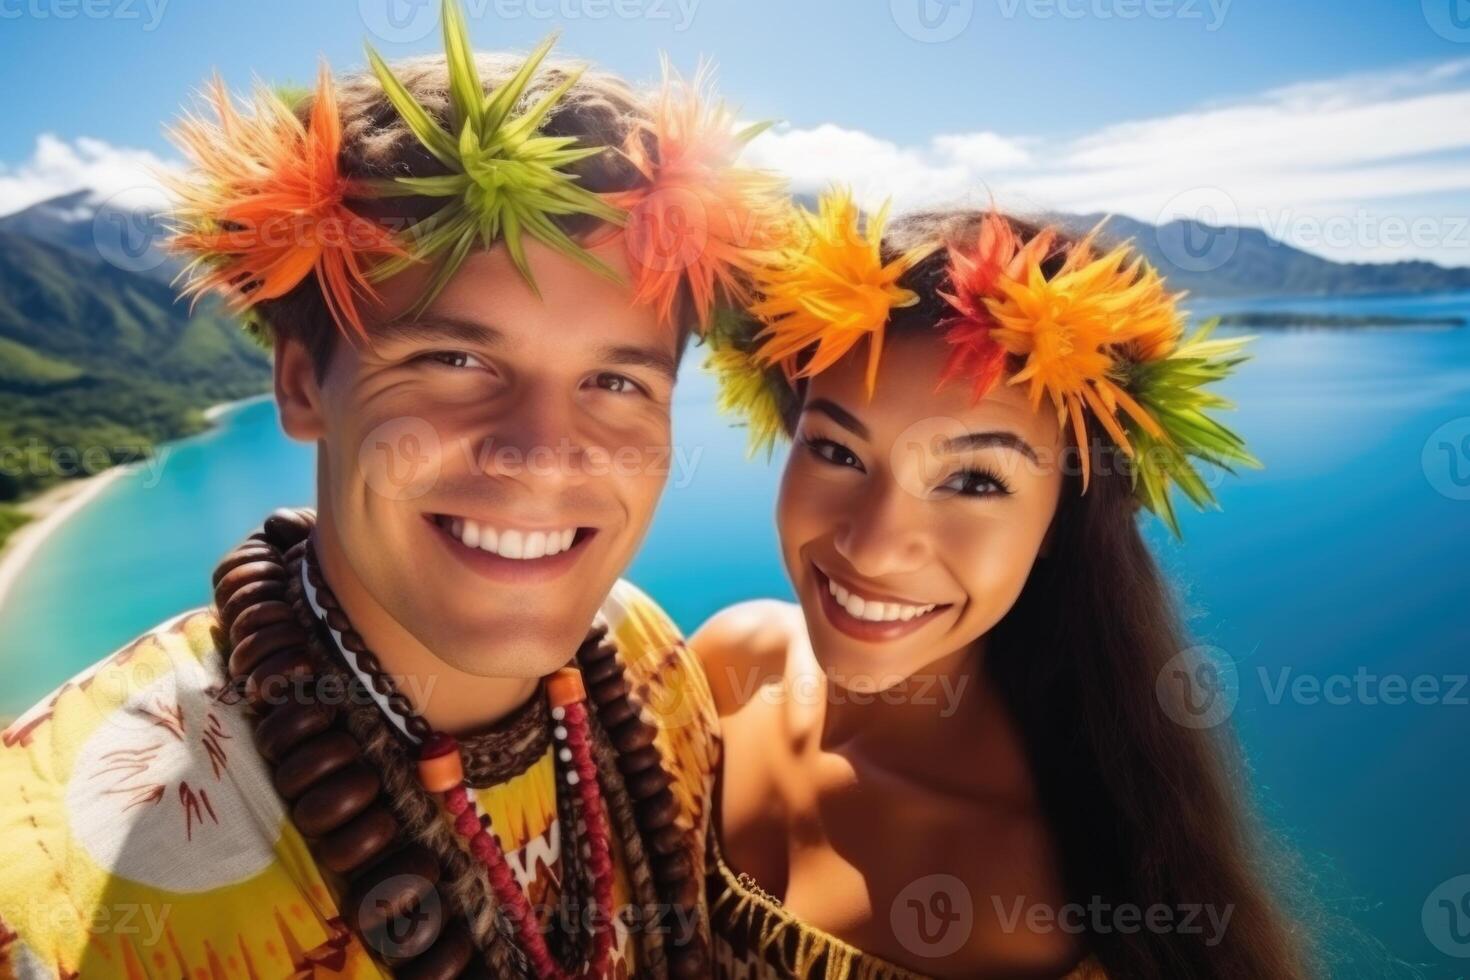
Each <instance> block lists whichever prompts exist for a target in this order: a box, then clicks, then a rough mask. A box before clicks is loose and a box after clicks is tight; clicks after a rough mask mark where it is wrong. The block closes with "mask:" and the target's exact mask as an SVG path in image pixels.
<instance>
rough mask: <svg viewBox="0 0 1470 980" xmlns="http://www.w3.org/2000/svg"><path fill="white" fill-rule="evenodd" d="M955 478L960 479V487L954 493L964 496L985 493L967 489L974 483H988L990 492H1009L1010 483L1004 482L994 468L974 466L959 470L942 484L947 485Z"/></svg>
mask: <svg viewBox="0 0 1470 980" xmlns="http://www.w3.org/2000/svg"><path fill="white" fill-rule="evenodd" d="M957 478H958V479H960V480H961V481H962V483H961V484H960V487H959V488H957V489H956V490H955V493H957V494H962V495H964V496H970V497H980V496H985V494H983V493H976V492H975V491H974V490H971V489H968V488H970V487H973V486H975V485H976V484H979V485H982V486H984V485H989V486H991V487H993V488H994V489H993V490H991V491H990V492H992V493H998V494H1003V495H1006V496H1009V495H1010V493H1011V487H1010V484H1008V483H1006V481H1005V478H1004V477H1003V476H1001V475H1000V474H999V473H997V472H995V471H994V470H990V469H986V468H985V467H983V466H981V467H975V468H973V469H968V470H960V471H959V472H958V473H955V474H954V475H953V476H951V477H950V478H949V479H948V480H946V481H945V483H944V486H949V485H950V484H952V483H953V482H954V481H955V480H956V479H957Z"/></svg>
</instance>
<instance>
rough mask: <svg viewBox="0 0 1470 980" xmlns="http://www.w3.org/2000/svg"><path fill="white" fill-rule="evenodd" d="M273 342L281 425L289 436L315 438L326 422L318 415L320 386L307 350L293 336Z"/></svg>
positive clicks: (300, 438)
mask: <svg viewBox="0 0 1470 980" xmlns="http://www.w3.org/2000/svg"><path fill="white" fill-rule="evenodd" d="M273 346H274V352H275V356H274V362H275V380H276V405H277V407H279V408H280V410H281V428H283V429H285V430H286V435H288V436H290V437H291V438H292V439H296V440H299V441H301V442H316V441H317V440H318V439H320V438H321V437H322V435H323V433H324V432H325V431H326V425H325V423H324V422H323V419H322V389H321V385H320V384H319V383H318V381H317V378H316V365H315V364H314V363H313V362H312V359H311V353H310V352H309V351H307V349H306V345H305V344H302V343H301V342H300V341H296V340H289V339H280V338H278V339H277V340H276V342H275V344H274V345H273Z"/></svg>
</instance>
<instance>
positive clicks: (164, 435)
mask: <svg viewBox="0 0 1470 980" xmlns="http://www.w3.org/2000/svg"><path fill="white" fill-rule="evenodd" d="M269 381H270V362H269V359H268V357H267V355H266V353H265V352H264V351H263V350H262V349H261V348H260V346H259V345H258V344H256V343H255V342H253V341H252V340H251V339H250V338H249V337H248V336H247V335H246V334H245V333H244V332H243V331H241V330H240V328H239V325H238V321H237V320H236V318H234V317H233V316H230V315H229V314H227V313H225V312H224V311H223V310H222V309H221V308H220V307H219V306H218V305H217V304H214V303H208V302H201V303H200V304H199V306H198V308H197V309H196V310H195V312H194V314H193V315H192V316H191V315H190V313H189V310H188V307H187V304H184V303H180V302H176V301H175V294H174V290H173V289H172V288H171V287H170V286H169V285H167V284H166V283H163V282H158V281H156V280H153V279H150V278H147V277H145V276H141V275H138V274H135V273H132V272H127V271H124V270H122V269H118V268H116V267H114V266H111V265H108V264H107V263H105V262H103V261H101V260H100V259H97V258H95V257H92V256H89V255H87V254H85V253H81V252H76V251H72V250H69V249H65V248H60V247H57V246H53V245H48V244H46V243H43V242H39V241H36V240H34V239H30V238H26V237H23V236H20V235H16V234H12V233H6V232H3V231H0V503H4V502H7V501H15V500H19V499H21V498H24V497H27V496H30V495H31V494H34V493H36V492H37V491H39V490H42V489H45V488H46V487H47V486H50V485H52V484H54V483H57V482H59V481H61V480H65V479H69V478H72V477H78V476H89V475H91V474H92V473H95V472H97V471H99V470H101V469H105V468H107V467H108V466H111V465H115V464H117V463H123V462H129V461H132V460H137V459H142V458H146V457H147V456H148V455H150V454H151V453H152V452H153V449H154V447H155V446H156V445H157V444H159V443H161V442H165V441H167V440H170V439H177V438H180V437H181V436H186V435H189V434H191V433H194V432H198V431H200V430H201V429H203V428H205V427H206V423H205V421H204V418H203V415H202V409H204V408H205V407H207V406H209V405H212V404H214V403H216V402H222V401H229V400H232V399H236V398H243V397H246V396H248V395H253V394H257V393H259V392H262V391H264V390H266V388H267V387H268V385H269ZM4 528H5V523H4V522H3V521H0V529H4ZM10 529H13V525H11V528H10Z"/></svg>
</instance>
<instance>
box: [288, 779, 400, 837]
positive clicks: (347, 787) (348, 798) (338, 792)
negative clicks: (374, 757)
mask: <svg viewBox="0 0 1470 980" xmlns="http://www.w3.org/2000/svg"><path fill="white" fill-rule="evenodd" d="M380 788H381V784H380V783H379V781H378V776H377V773H375V772H373V771H372V770H371V769H369V768H367V767H366V766H364V765H363V764H361V763H353V764H352V765H349V766H346V767H344V768H342V769H339V770H338V771H337V772H334V773H332V774H331V775H330V776H328V777H327V778H326V779H323V780H322V781H321V782H319V783H317V784H316V785H315V786H313V787H311V789H309V790H307V791H306V792H305V793H303V794H301V798H300V799H298V800H297V801H296V803H295V805H294V806H292V807H291V819H292V820H294V821H295V822H296V829H297V830H299V831H301V832H302V833H303V834H305V835H306V836H307V837H320V836H322V835H323V834H325V833H326V832H327V831H329V830H336V829H337V828H338V827H340V826H342V825H343V824H344V823H346V822H347V821H349V820H351V819H352V818H353V817H355V816H357V815H358V814H359V813H361V812H362V811H364V810H366V809H367V808H368V804H370V803H372V802H373V800H374V799H376V798H377V795H378V790H379V789H380Z"/></svg>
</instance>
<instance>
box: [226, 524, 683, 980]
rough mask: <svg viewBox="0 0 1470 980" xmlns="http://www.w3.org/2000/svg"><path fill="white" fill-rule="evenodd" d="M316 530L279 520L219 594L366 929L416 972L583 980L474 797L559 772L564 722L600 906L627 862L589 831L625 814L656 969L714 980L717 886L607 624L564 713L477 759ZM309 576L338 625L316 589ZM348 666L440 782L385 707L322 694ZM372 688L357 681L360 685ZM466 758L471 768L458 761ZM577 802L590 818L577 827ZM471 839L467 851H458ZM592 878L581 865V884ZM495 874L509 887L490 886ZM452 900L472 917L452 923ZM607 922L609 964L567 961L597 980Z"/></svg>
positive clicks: (572, 836) (565, 699)
mask: <svg viewBox="0 0 1470 980" xmlns="http://www.w3.org/2000/svg"><path fill="white" fill-rule="evenodd" d="M314 523H315V514H314V513H313V512H312V511H309V510H279V511H276V512H275V513H273V514H272V515H271V516H270V517H269V518H268V519H267V520H266V522H265V524H264V526H263V527H262V528H261V529H260V530H258V531H256V532H255V533H253V534H252V535H250V536H249V537H248V538H247V539H246V540H245V541H244V542H242V543H241V544H240V545H239V546H238V547H237V548H236V549H235V550H234V551H232V552H231V553H230V554H228V555H226V556H225V558H224V559H223V560H222V561H221V562H220V564H219V566H218V567H217V568H216V570H215V574H214V585H215V596H214V597H215V604H216V607H217V609H218V618H219V627H220V630H221V634H222V637H221V647H222V648H228V649H229V651H230V652H229V657H228V669H229V674H230V677H231V679H232V682H233V683H234V684H235V685H237V686H238V687H240V688H242V689H243V692H244V695H245V697H246V699H247V701H248V702H249V705H250V707H251V710H252V712H253V714H254V715H255V716H256V723H255V729H254V731H255V741H256V746H257V748H258V749H259V751H260V753H261V755H262V756H263V757H264V758H265V759H266V761H267V763H268V764H270V765H271V766H272V767H273V777H274V783H275V787H276V789H277V791H278V792H279V793H280V794H281V796H282V798H283V799H284V800H285V801H286V802H287V803H288V805H289V810H290V816H291V819H292V822H293V823H294V824H295V826H296V828H297V829H298V830H299V831H300V832H301V833H302V835H303V836H304V837H305V838H306V839H307V841H308V843H309V845H310V847H311V850H312V852H313V854H314V856H315V857H316V859H317V861H318V863H319V864H320V865H321V866H322V867H324V868H326V869H327V870H328V871H330V872H332V873H334V874H337V875H340V876H342V878H343V879H344V881H345V884H346V890H345V897H346V899H347V900H346V901H344V902H342V903H340V904H341V907H342V909H343V915H344V918H345V920H346V921H347V924H348V926H349V928H352V929H353V930H354V931H355V932H356V933H357V934H358V936H359V937H360V938H361V939H362V941H363V943H364V945H365V946H366V947H367V948H369V949H371V950H373V951H374V952H375V953H377V954H378V955H379V956H380V957H381V958H382V959H383V960H384V962H385V963H386V964H387V965H388V966H389V967H391V968H392V969H393V971H394V974H395V975H396V976H400V977H413V978H439V977H444V978H449V977H458V976H481V975H486V974H485V971H486V970H487V969H488V970H493V971H494V973H493V975H496V976H506V975H510V974H512V973H515V974H520V975H537V974H541V975H550V976H563V975H566V968H565V967H563V966H562V965H561V964H560V963H557V962H556V961H555V960H554V959H548V958H547V948H545V947H544V946H543V947H542V948H539V949H538V948H537V946H536V944H537V941H538V939H539V934H538V935H537V936H534V937H533V936H530V934H529V933H528V931H527V930H528V929H530V928H531V927H532V923H530V922H529V921H527V920H526V919H525V915H526V910H525V908H524V907H522V906H524V903H525V898H524V895H522V894H520V892H519V886H518V885H516V884H515V883H514V881H513V880H510V879H509V876H508V872H507V871H506V870H505V869H504V868H503V861H504V858H503V855H500V854H499V852H498V846H496V849H495V851H494V853H493V854H492V853H491V850H490V849H491V846H492V845H493V844H494V839H493V837H491V836H490V835H489V833H488V832H487V827H486V824H485V821H484V819H483V818H481V816H480V815H479V814H478V813H476V811H475V809H474V808H473V806H472V802H473V797H472V795H470V794H468V793H466V792H465V788H464V783H465V782H466V781H467V780H466V777H468V781H469V782H470V784H471V785H472V786H473V785H474V784H475V783H477V782H480V781H482V780H484V779H490V780H491V781H492V782H493V781H494V780H493V777H494V774H495V773H497V772H505V771H506V770H507V767H511V768H513V767H515V766H517V765H520V766H521V767H522V768H524V764H528V763H526V762H525V760H526V759H527V758H529V759H530V760H531V761H534V760H535V759H536V758H539V757H540V755H541V753H542V752H544V750H545V746H546V744H548V743H547V741H546V734H545V733H546V731H547V728H548V727H550V728H552V729H553V731H554V733H555V735H556V737H557V740H558V742H560V743H562V744H561V745H560V747H559V749H558V758H560V759H561V760H562V761H563V762H567V763H570V765H569V767H568V768H567V769H566V772H565V773H564V775H565V779H564V780H558V784H557V793H558V811H559V813H561V814H563V815H564V817H563V819H562V820H561V826H562V827H563V833H564V839H565V841H566V842H567V846H565V847H563V855H564V857H565V858H566V859H567V862H568V868H569V869H570V868H571V866H573V865H578V866H579V867H578V870H580V871H581V872H582V876H583V877H585V878H587V879H588V889H587V890H588V892H589V894H592V895H594V896H598V895H600V896H601V899H602V903H603V905H604V907H607V908H609V909H610V882H611V874H612V869H611V866H610V863H609V862H608V857H607V853H608V852H607V850H606V848H605V846H604V847H601V848H599V847H598V846H597V845H596V841H595V839H590V838H589V829H591V830H592V831H593V834H592V836H593V838H595V837H596V833H595V828H596V827H597V826H598V824H599V821H601V820H602V819H603V806H604V804H605V806H606V819H607V825H608V826H610V832H611V833H613V834H616V835H617V836H618V838H619V841H620V843H621V844H622V848H623V854H624V857H625V859H626V862H627V864H628V865H629V878H630V882H631V884H632V887H633V892H634V902H635V905H634V906H633V907H632V908H631V909H630V910H629V911H632V912H634V913H635V914H636V916H641V919H640V920H639V925H640V926H641V927H642V928H641V930H640V940H641V947H640V948H641V953H640V963H641V966H640V973H641V974H644V975H648V976H663V975H667V976H671V977H675V978H685V977H698V976H703V975H706V973H707V966H706V963H707V950H706V948H705V945H704V940H703V937H702V936H701V935H700V933H699V930H698V929H697V928H694V927H693V923H694V921H695V920H694V917H693V912H694V909H695V907H696V905H697V901H698V889H699V884H698V882H697V881H695V880H694V873H693V871H694V869H693V865H692V862H691V859H690V855H689V852H688V849H687V845H686V841H685V835H684V834H683V833H682V832H681V831H680V830H679V828H678V827H677V826H676V824H675V822H674V818H675V815H676V813H677V804H676V803H675V800H674V797H673V793H672V791H671V789H670V786H671V782H672V780H671V779H670V777H669V776H668V773H667V772H666V771H665V770H664V768H663V764H662V760H661V758H660V756H659V752H658V749H657V747H656V746H655V744H654V736H655V729H654V727H653V726H652V725H650V724H649V723H648V722H646V721H644V720H643V718H642V712H641V705H640V704H639V703H638V701H637V700H636V698H635V696H634V695H633V693H632V691H631V688H630V686H629V684H628V681H627V679H626V678H625V677H624V674H623V666H622V664H621V662H620V660H619V658H618V655H617V648H616V647H615V646H614V645H613V644H612V643H611V642H609V641H608V640H607V637H606V630H605V628H602V627H598V628H595V629H593V631H592V632H591V633H589V635H588V636H587V638H586V640H584V641H583V643H582V645H581V646H580V647H579V648H578V650H577V653H576V656H575V658H574V660H575V663H576V665H577V667H578V668H580V677H575V678H574V677H573V675H575V674H576V673H577V671H571V673H570V674H561V675H560V676H556V675H554V679H553V680H552V681H550V682H548V683H547V684H545V685H544V687H545V689H546V691H547V694H548V698H549V700H550V701H551V702H552V705H551V706H548V698H543V697H533V698H532V699H531V702H532V703H533V705H534V706H528V707H527V708H523V709H521V710H520V711H518V712H516V713H515V714H514V715H513V717H512V718H511V719H508V721H507V724H505V725H503V726H497V729H496V736H497V737H495V738H493V739H490V740H489V741H485V740H482V741H481V742H480V743H479V745H478V746H476V747H475V748H472V749H471V750H470V751H468V752H465V751H462V749H461V747H458V746H455V745H453V743H452V742H450V743H446V742H445V741H444V738H443V737H441V736H437V735H436V733H434V732H433V731H432V729H431V727H430V726H429V725H428V723H427V722H426V721H425V719H423V718H422V716H420V715H418V714H417V713H416V712H415V711H414V710H413V707H412V705H411V704H410V703H409V702H408V700H407V698H405V697H404V696H403V695H402V693H401V692H399V691H398V690H397V689H396V687H395V686H394V685H393V684H392V681H391V679H390V678H389V677H388V676H387V675H386V674H385V673H384V672H383V671H382V669H381V667H380V666H379V664H378V662H377V659H376V657H374V656H373V654H372V652H371V651H370V650H368V648H367V646H366V644H365V643H364V642H363V640H362V637H361V636H360V635H358V634H357V633H356V631H355V630H353V629H352V626H351V623H350V621H349V620H348V619H347V617H346V614H345V612H344V611H343V610H342V608H341V606H340V604H339V603H338V602H337V600H336V598H335V596H334V595H333V594H332V592H331V590H330V589H329V588H328V587H327V586H326V583H325V581H324V580H323V579H322V578H321V576H320V572H319V571H318V570H317V569H316V568H315V566H314V564H313V563H312V562H310V561H309V560H308V552H309V550H310V542H309V538H310V534H311V531H312V528H313V526H314ZM303 564H304V566H305V570H306V573H307V575H308V577H309V580H310V582H311V585H312V587H313V589H314V592H315V595H314V598H315V602H316V604H317V605H318V606H320V608H321V609H322V610H323V611H324V612H325V613H326V622H325V623H324V622H323V620H322V619H321V618H319V617H318V615H317V613H316V611H315V610H314V609H313V608H312V604H311V603H309V602H308V601H307V598H306V596H305V595H304V593H303V584H302V581H303V580H302V575H301V572H302V569H303ZM333 634H335V638H334V635H333ZM225 638H227V639H228V642H227V643H226V642H224V640H225ZM339 645H340V649H339ZM344 654H347V655H350V656H351V657H352V658H353V660H355V661H356V666H357V668H358V669H359V670H360V671H361V674H362V675H365V678H366V680H367V682H368V683H369V684H370V685H371V687H372V688H373V690H374V691H376V693H377V694H378V695H380V696H381V697H382V698H383V699H385V700H386V702H387V704H388V705H389V707H390V708H391V710H392V711H393V712H394V713H395V714H396V715H398V716H399V720H400V721H401V722H402V724H403V726H404V727H405V728H406V730H407V731H408V732H409V733H411V734H413V733H416V734H417V736H418V738H419V741H420V742H421V743H422V751H421V758H422V759H423V760H424V761H423V762H422V763H421V766H425V767H427V769H424V770H423V772H424V773H428V775H421V776H420V777H418V778H416V777H415V774H414V766H413V763H412V762H411V761H410V757H409V750H408V749H407V748H406V746H405V743H406V741H407V740H406V739H404V738H402V736H401V734H400V733H399V732H398V731H397V730H395V729H394V728H392V727H391V726H390V725H388V724H387V723H386V719H385V717H384V713H383V711H382V710H381V709H380V708H379V706H378V704H377V703H369V704H367V705H363V704H360V703H359V704H357V705H354V704H352V703H351V700H350V699H348V700H346V701H344V700H343V699H342V698H340V697H338V698H327V697H324V696H323V694H322V691H321V690H320V689H319V688H320V683H319V682H321V681H323V680H328V679H335V680H336V681H338V682H341V681H343V680H344V674H343V670H342V667H343V664H344V662H345V659H344ZM360 682H361V678H359V677H358V676H356V675H352V676H350V677H346V678H345V683H346V684H347V685H348V686H351V685H352V684H354V683H360ZM582 685H585V705H584V702H583V700H582V699H581V695H582V690H583V688H582ZM553 691H555V693H554V694H553ZM584 708H585V709H590V710H584ZM550 722H556V724H554V725H552V724H550ZM564 732H565V733H566V734H563V733H564ZM573 732H575V733H576V734H573ZM507 733H509V736H508V737H507ZM467 741H470V742H471V743H472V745H473V744H474V742H473V740H467ZM450 751H453V752H454V754H455V761H454V762H452V763H445V762H444V758H445V757H446V756H447V754H448V753H449V752H450ZM436 759H437V760H438V761H435V760H436ZM460 759H463V762H460V761H459V760H460ZM446 765H447V766H448V769H449V771H450V776H449V777H445V776H444V771H445V767H446ZM477 769H478V772H477V771H476V770H477ZM420 779H422V782H420ZM573 797H576V799H575V800H574V799H572V798H573ZM577 803H580V804H581V808H582V809H581V818H582V819H580V820H577V819H575V817H573V816H572V814H573V813H574V810H575V805H576V804H577ZM443 810H448V811H449V815H450V817H451V818H452V819H449V820H446V819H444V816H443ZM589 814H595V816H594V817H592V819H590V820H589V819H588V815H589ZM456 832H457V833H458V834H459V835H460V837H461V838H462V839H463V841H464V843H463V844H456V843H455V842H454V840H453V839H452V838H453V835H454V833H456ZM602 836H603V838H604V840H603V843H604V845H605V843H606V839H605V838H606V832H604V833H603V835H602ZM578 844H580V845H581V846H580V847H578V846H577V845H578ZM497 856H498V857H499V864H500V865H501V866H502V867H501V870H499V871H497V870H496V864H497V862H496V857H497ZM579 858H580V861H579ZM573 877H574V875H573V872H572V871H571V870H568V871H567V872H566V873H565V874H564V875H563V880H564V881H565V882H570V881H571V880H572V879H573ZM487 878H493V879H495V880H493V881H491V882H490V883H489V887H485V880H486V879H487ZM508 881H509V885H510V886H511V887H514V888H515V889H516V891H515V893H514V894H512V893H511V892H510V891H508V890H507V887H506V886H507V882H508ZM570 891H571V888H570V887H568V888H565V889H564V892H570ZM517 897H519V899H520V901H519V902H517V901H516V898H517ZM568 899H569V895H567V894H564V895H563V901H564V902H565V901H567V900H568ZM446 900H447V901H446ZM445 904H448V905H449V906H450V907H451V908H456V909H457V912H458V914H456V915H442V914H432V913H433V912H434V911H435V910H437V909H440V908H442V907H443V905H445ZM596 904H597V900H596V897H594V899H593V903H592V906H593V907H595V906H596ZM507 906H509V907H507ZM583 907H587V906H583ZM405 923H406V925H405ZM604 926H609V928H607V929H606V930H605V931H604V932H603V933H599V932H598V931H597V929H596V928H595V927H594V929H593V935H592V941H591V950H590V952H589V951H586V950H580V951H579V950H576V949H572V948H568V947H574V946H575V945H576V940H575V939H572V940H566V941H563V942H562V943H560V944H559V945H560V946H561V948H560V949H559V950H558V952H559V953H561V954H562V955H561V956H560V959H562V960H563V961H566V960H567V959H568V958H569V957H570V958H571V959H572V960H573V961H574V962H581V963H583V964H584V967H583V968H584V969H587V970H589V971H591V972H593V975H595V972H596V971H600V970H601V969H602V967H603V965H604V964H605V963H606V955H607V946H608V943H609V939H608V936H607V933H608V932H610V924H609V923H604ZM527 945H529V946H530V948H529V949H528V948H526V947H527ZM477 953H479V954H480V955H477Z"/></svg>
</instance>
